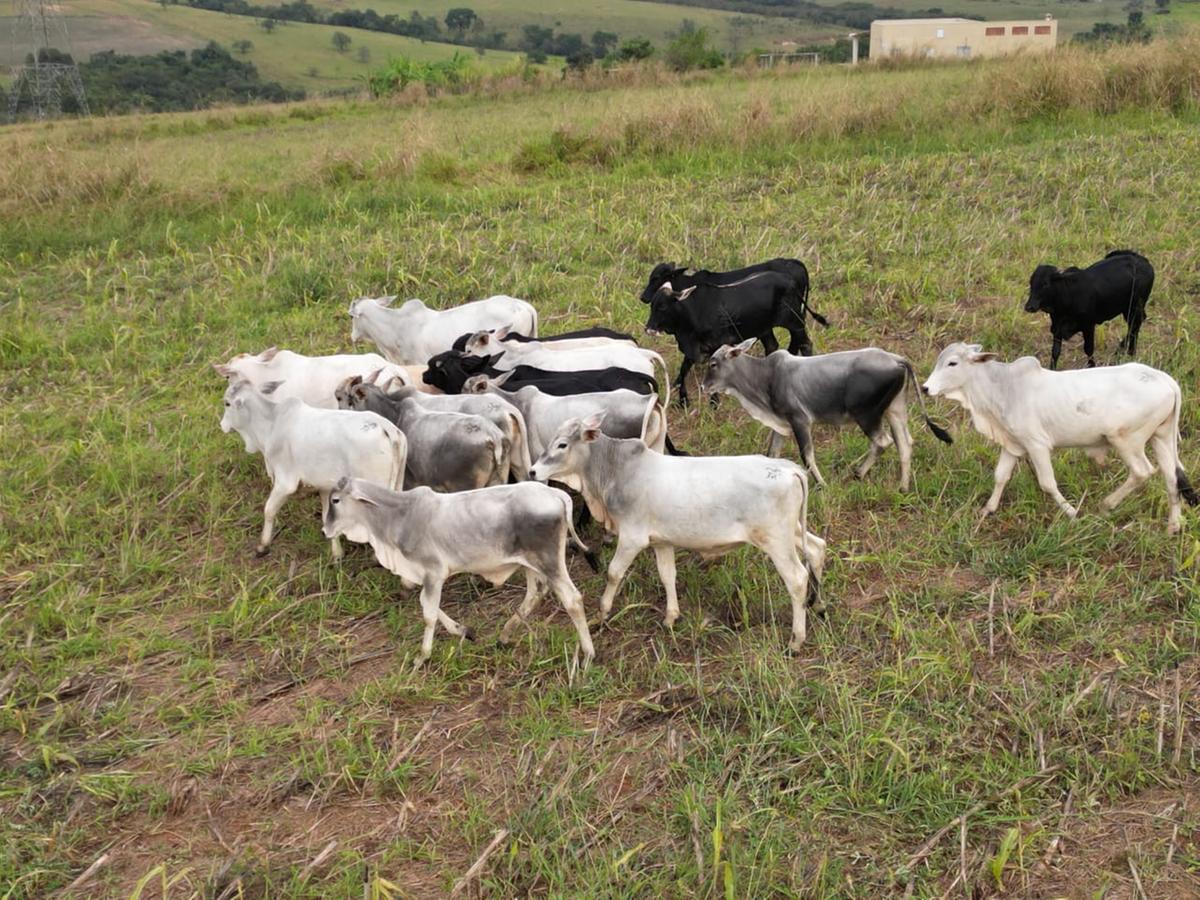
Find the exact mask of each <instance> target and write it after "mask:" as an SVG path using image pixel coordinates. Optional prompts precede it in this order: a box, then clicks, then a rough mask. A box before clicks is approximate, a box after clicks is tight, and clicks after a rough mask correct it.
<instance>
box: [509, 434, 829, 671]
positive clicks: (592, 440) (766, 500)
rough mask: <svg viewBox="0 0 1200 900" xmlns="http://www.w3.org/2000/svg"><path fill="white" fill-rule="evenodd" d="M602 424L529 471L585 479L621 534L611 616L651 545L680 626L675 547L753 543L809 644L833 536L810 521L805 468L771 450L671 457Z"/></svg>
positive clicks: (722, 548) (670, 616)
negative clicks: (812, 597) (811, 594)
mask: <svg viewBox="0 0 1200 900" xmlns="http://www.w3.org/2000/svg"><path fill="white" fill-rule="evenodd" d="M600 424H601V417H600V416H592V417H590V418H588V419H586V420H580V419H572V420H571V421H569V422H567V423H565V424H564V425H563V426H562V428H561V429H559V432H558V434H557V435H556V436H555V438H554V440H553V441H552V442H551V445H550V447H549V449H547V450H546V452H545V453H543V454H542V455H541V456H540V457H539V458H538V460H537V461H536V462H535V463H534V464H533V468H532V469H531V470H530V473H529V474H530V477H532V478H535V479H537V480H539V481H542V480H546V479H549V478H555V479H561V478H562V477H563V476H572V475H573V476H578V478H579V479H580V481H581V482H582V485H583V496H584V498H585V499H586V501H587V503H588V506H589V508H590V509H591V510H592V514H593V515H594V516H596V518H598V519H600V520H601V521H602V522H603V523H604V525H605V527H606V528H608V529H609V530H610V531H615V532H616V534H617V549H616V551H615V552H614V554H613V558H612V561H611V562H610V563H609V567H608V582H607V584H606V585H605V588H604V597H603V598H602V600H601V602H600V607H601V608H600V615H601V618H605V617H607V616H608V613H609V611H610V610H611V609H612V606H613V600H614V599H615V598H616V595H617V590H618V589H619V588H620V586H621V579H622V578H623V577H624V576H625V573H626V571H628V569H629V566H630V565H632V563H633V561H634V559H635V558H636V557H637V555H638V554H639V553H641V552H642V550H644V549H645V548H646V547H653V548H654V556H655V560H656V561H657V563H658V574H659V577H660V578H661V579H662V583H663V587H664V588H665V590H666V594H667V616H666V619H665V620H664V624H666V625H667V626H668V627H670V626H672V625H674V624H675V620H676V619H678V618H679V598H678V596H677V595H676V592H675V548H676V547H679V548H682V549H685V550H695V551H698V552H699V553H700V554H702V555H703V556H706V557H708V556H719V555H720V554H722V553H726V552H728V551H730V550H732V549H734V548H735V547H739V546H741V545H743V544H751V545H753V546H755V547H758V548H759V549H760V550H762V551H763V552H765V553H766V554H767V556H769V557H770V558H771V562H773V563H774V564H775V568H776V569H777V570H778V572H779V574H780V575H781V576H782V577H783V580H784V583H785V584H786V585H787V590H788V594H789V595H790V596H791V598H792V639H791V642H790V643H789V646H790V647H791V649H793V650H797V649H799V647H800V645H801V644H803V643H804V639H805V637H806V635H807V610H806V606H807V599H808V597H807V594H808V586H809V580H808V577H809V571H808V567H809V566H811V568H812V572H813V576H814V578H815V580H817V581H818V582H819V581H820V578H821V574H822V571H823V569H824V561H825V542H824V541H823V540H822V539H821V538H819V537H817V535H815V534H810V533H809V531H808V527H807V518H808V484H807V481H806V479H805V475H804V470H803V469H801V468H800V467H799V466H798V465H796V464H795V463H792V462H788V461H786V460H780V459H769V458H767V457H765V456H692V457H677V456H663V455H661V454H658V453H654V452H653V451H651V450H650V448H649V447H647V446H646V444H645V443H644V442H643V441H640V440H636V439H629V440H617V439H615V438H610V437H608V436H607V435H605V434H604V433H603V432H602V431H601V430H600ZM805 561H807V565H806V564H805Z"/></svg>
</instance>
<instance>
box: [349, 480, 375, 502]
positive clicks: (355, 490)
mask: <svg viewBox="0 0 1200 900" xmlns="http://www.w3.org/2000/svg"><path fill="white" fill-rule="evenodd" d="M350 496H351V498H353V499H355V500H357V501H358V502H359V503H365V504H367V506H378V505H379V504H377V503H376V502H375V501H374V500H372V499H371V498H370V497H368V496H367V494H366V492H365V491H364V490H363V489H362V488H359V487H356V486H353V485H351V487H350Z"/></svg>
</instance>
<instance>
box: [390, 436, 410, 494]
mask: <svg viewBox="0 0 1200 900" xmlns="http://www.w3.org/2000/svg"><path fill="white" fill-rule="evenodd" d="M387 437H388V444H389V445H390V446H391V448H392V468H391V471H390V472H389V473H388V475H389V478H388V486H389V487H391V489H392V490H393V491H400V490H403V489H404V469H405V467H406V466H407V465H408V438H406V437H405V436H404V432H403V431H401V430H400V429H399V428H397V427H396V426H395V425H394V424H392V423H391V422H388V431H387Z"/></svg>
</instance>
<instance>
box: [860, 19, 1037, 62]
mask: <svg viewBox="0 0 1200 900" xmlns="http://www.w3.org/2000/svg"><path fill="white" fill-rule="evenodd" d="M1057 40H1058V22H1056V21H1055V20H1054V19H1053V18H1051V17H1050V16H1046V18H1044V19H1029V20H1026V21H1023V22H977V21H975V20H974V19H876V20H875V21H874V22H872V23H871V59H885V58H887V57H889V56H924V57H928V58H931V59H977V58H979V57H986V56H1003V55H1005V54H1011V53H1045V52H1047V51H1050V50H1053V49H1054V45H1055V42H1056V41H1057Z"/></svg>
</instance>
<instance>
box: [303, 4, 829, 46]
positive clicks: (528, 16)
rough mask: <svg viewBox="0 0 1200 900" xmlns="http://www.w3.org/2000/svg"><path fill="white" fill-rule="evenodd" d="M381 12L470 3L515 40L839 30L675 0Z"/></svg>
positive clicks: (788, 36)
mask: <svg viewBox="0 0 1200 900" xmlns="http://www.w3.org/2000/svg"><path fill="white" fill-rule="evenodd" d="M313 5H314V6H319V7H325V8H329V9H341V8H346V7H352V6H353V2H352V0H314V3H313ZM369 5H370V6H371V7H372V8H374V9H375V10H376V11H377V12H378V13H380V15H383V14H385V13H397V14H399V15H403V16H407V15H408V14H409V12H411V11H412V10H418V11H420V12H421V13H422V14H424V15H434V16H437V18H438V19H439V20H441V19H444V18H445V16H446V11H447V10H449V9H451V8H453V7H456V6H470V7H471V8H472V9H473V10H475V12H476V13H478V14H479V16H480V17H481V18H482V19H483V21H484V23H485V24H486V26H487V29H488V30H489V31H491V30H500V31H506V32H508V36H509V37H510V38H511V39H516V38H518V37H519V36H520V33H521V27H522V26H523V25H541V26H543V27H546V28H554V29H555V30H557V31H565V32H578V33H580V34H582V35H583V36H584V38H590V37H591V35H592V32H594V31H612V32H616V33H617V34H619V35H620V36H621V38H622V39H624V38H631V37H638V36H641V37H648V38H650V39H651V40H653V41H654V42H655V43H658V44H662V43H666V42H667V41H668V40H669V39H670V35H671V34H672V33H674V32H675V31H677V30H678V29H679V26H680V24H681V23H682V22H683V20H684V19H691V20H692V21H693V22H695V23H696V24H697V25H699V26H702V27H704V28H707V29H709V31H710V32H712V35H713V37H714V39H715V41H716V42H717V43H718V44H719V45H720V46H721V47H722V48H728V47H729V46H730V45H731V44H733V43H737V45H738V46H740V47H741V48H742V49H749V48H750V47H753V46H755V45H762V46H769V45H773V44H775V43H777V42H778V41H780V40H804V39H809V38H811V37H812V36H815V35H831V34H834V33H837V32H838V31H839V30H841V31H844V30H845V29H837V28H830V27H829V26H827V25H815V24H813V23H811V22H806V21H804V20H802V19H801V20H797V19H785V18H775V17H766V16H739V15H738V14H737V13H730V12H724V11H721V10H715V9H705V8H703V7H691V6H684V5H679V4H673V3H652V2H647V0H599V2H596V3H547V2H545V0H478V2H472V3H457V2H451V0H374V2H372V3H371V4H369ZM735 18H736V19H744V20H748V21H749V22H750V23H751V24H749V25H748V26H747V27H745V28H744V29H742V30H741V31H740V32H738V34H737V35H736V36H735V35H734V34H733V32H732V30H731V27H730V20H731V19H735Z"/></svg>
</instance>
